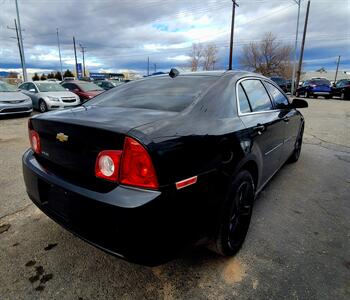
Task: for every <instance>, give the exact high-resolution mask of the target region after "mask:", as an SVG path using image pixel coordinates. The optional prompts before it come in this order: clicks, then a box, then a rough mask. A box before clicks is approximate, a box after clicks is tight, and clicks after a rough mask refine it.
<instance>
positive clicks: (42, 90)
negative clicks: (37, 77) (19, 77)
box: [19, 81, 80, 113]
mask: <svg viewBox="0 0 350 300" xmlns="http://www.w3.org/2000/svg"><path fill="white" fill-rule="evenodd" d="M19 88H20V90H21V92H22V93H24V94H26V95H27V96H29V97H30V98H31V99H32V102H33V107H34V108H35V109H37V110H39V111H40V112H42V113H43V112H46V111H48V110H53V109H63V108H67V107H74V106H77V105H79V104H80V99H79V97H77V96H76V95H75V94H73V93H71V92H69V91H66V90H65V89H64V88H63V87H62V86H61V85H60V84H58V83H56V82H53V81H34V82H24V83H22V84H21V85H20V86H19Z"/></svg>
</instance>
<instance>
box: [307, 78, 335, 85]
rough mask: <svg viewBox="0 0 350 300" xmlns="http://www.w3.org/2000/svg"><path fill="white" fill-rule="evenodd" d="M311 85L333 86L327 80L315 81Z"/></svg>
mask: <svg viewBox="0 0 350 300" xmlns="http://www.w3.org/2000/svg"><path fill="white" fill-rule="evenodd" d="M310 83H311V84H316V85H324V84H326V85H331V83H330V81H328V80H327V79H314V80H311V81H310Z"/></svg>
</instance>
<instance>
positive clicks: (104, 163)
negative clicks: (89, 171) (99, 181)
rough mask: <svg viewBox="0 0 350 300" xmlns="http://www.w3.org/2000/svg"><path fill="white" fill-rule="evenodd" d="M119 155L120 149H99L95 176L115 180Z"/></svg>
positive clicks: (120, 153) (117, 172) (116, 178)
mask: <svg viewBox="0 0 350 300" xmlns="http://www.w3.org/2000/svg"><path fill="white" fill-rule="evenodd" d="M121 155H122V151H121V150H105V151H101V152H100V153H99V154H98V156H97V159H96V164H95V175H96V177H99V178H103V179H107V180H110V181H117V180H118V174H119V165H120V158H121Z"/></svg>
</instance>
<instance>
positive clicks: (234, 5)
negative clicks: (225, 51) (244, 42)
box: [228, 0, 239, 70]
mask: <svg viewBox="0 0 350 300" xmlns="http://www.w3.org/2000/svg"><path fill="white" fill-rule="evenodd" d="M236 6H239V5H238V4H237V3H236V1H235V0H232V20H231V39H230V61H229V64H228V69H229V70H232V51H233V33H234V30H235V13H236Z"/></svg>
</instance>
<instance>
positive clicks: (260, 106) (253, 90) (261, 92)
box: [241, 79, 273, 112]
mask: <svg viewBox="0 0 350 300" xmlns="http://www.w3.org/2000/svg"><path fill="white" fill-rule="evenodd" d="M241 84H242V86H243V88H244V90H245V92H246V94H247V96H248V99H249V103H250V105H251V107H252V111H253V112H256V111H268V110H272V109H273V107H272V103H271V100H270V97H269V95H268V93H267V91H266V89H265V87H264V86H263V84H262V82H261V81H260V80H257V79H249V80H245V81H243V82H242V83H241Z"/></svg>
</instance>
